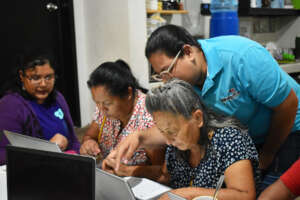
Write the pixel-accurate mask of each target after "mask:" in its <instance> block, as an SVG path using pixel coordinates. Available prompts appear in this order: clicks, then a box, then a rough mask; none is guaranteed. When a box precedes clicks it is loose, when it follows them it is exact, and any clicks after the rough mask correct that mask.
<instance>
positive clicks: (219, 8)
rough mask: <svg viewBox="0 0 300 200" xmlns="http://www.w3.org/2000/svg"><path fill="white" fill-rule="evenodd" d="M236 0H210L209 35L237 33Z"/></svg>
mask: <svg viewBox="0 0 300 200" xmlns="http://www.w3.org/2000/svg"><path fill="white" fill-rule="evenodd" d="M237 9H238V1H237V0H211V4H210V12H211V19H210V37H215V36H221V35H239V18H238V14H237Z"/></svg>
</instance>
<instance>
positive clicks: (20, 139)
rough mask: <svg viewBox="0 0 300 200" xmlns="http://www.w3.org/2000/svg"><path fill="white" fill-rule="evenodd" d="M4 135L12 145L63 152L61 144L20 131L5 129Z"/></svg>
mask: <svg viewBox="0 0 300 200" xmlns="http://www.w3.org/2000/svg"><path fill="white" fill-rule="evenodd" d="M3 132H4V135H5V136H6V137H7V139H8V141H9V142H10V144H11V145H13V146H17V147H25V148H30V149H37V150H44V151H51V152H62V151H61V149H60V148H59V146H58V145H57V144H55V143H53V142H49V141H48V140H42V139H40V138H36V137H31V136H28V135H22V134H19V133H15V132H11V131H7V130H4V131H3Z"/></svg>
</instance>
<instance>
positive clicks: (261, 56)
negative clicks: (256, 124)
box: [238, 46, 291, 107]
mask: <svg viewBox="0 0 300 200" xmlns="http://www.w3.org/2000/svg"><path fill="white" fill-rule="evenodd" d="M285 76H286V74H285V72H284V71H283V70H282V69H281V68H280V67H279V65H278V63H277V62H276V60H275V59H274V58H273V57H272V56H271V54H270V53H269V52H268V51H267V50H266V49H264V48H263V47H258V46H252V47H250V48H249V49H248V50H247V51H246V52H245V53H244V54H243V55H242V57H241V58H240V65H239V69H238V77H239V79H240V82H241V83H242V85H243V87H244V88H245V89H246V90H247V91H248V93H249V95H250V96H252V97H253V98H254V99H255V100H256V101H257V102H260V103H262V104H264V105H266V106H268V107H275V106H277V105H279V104H281V103H282V102H283V101H284V100H285V99H286V98H287V96H288V95H289V93H290V91H291V86H290V85H289V84H288V82H287V80H286V78H285Z"/></svg>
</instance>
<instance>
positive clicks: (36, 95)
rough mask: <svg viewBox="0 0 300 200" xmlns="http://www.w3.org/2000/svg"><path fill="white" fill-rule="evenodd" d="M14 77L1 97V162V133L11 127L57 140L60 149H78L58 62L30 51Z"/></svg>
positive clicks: (1, 145)
mask: <svg viewBox="0 0 300 200" xmlns="http://www.w3.org/2000/svg"><path fill="white" fill-rule="evenodd" d="M18 60H19V61H18V62H19V63H18V64H17V66H18V67H17V70H16V73H15V78H14V80H12V83H11V84H9V85H8V86H7V87H6V88H4V89H3V90H2V91H4V92H2V94H1V95H2V96H3V97H2V98H1V99H0V131H1V133H0V165H2V164H5V146H6V145H7V144H9V142H8V140H7V138H6V137H5V136H4V135H3V134H2V131H3V130H9V131H13V132H17V133H20V134H24V135H29V136H32V137H37V138H41V139H45V140H49V141H51V142H54V143H57V144H58V145H59V147H60V148H61V150H63V151H72V152H74V151H75V152H78V150H79V147H80V144H79V142H78V139H77V138H76V136H75V132H74V128H73V122H72V118H71V115H70V112H69V108H68V105H67V103H66V101H65V99H64V97H63V95H62V94H61V93H59V92H58V91H57V90H56V89H55V79H56V75H55V65H54V63H53V62H52V60H51V59H50V56H49V55H47V54H42V53H39V54H36V53H33V52H30V53H28V54H26V55H25V54H24V55H23V56H22V57H20V58H19V59H18Z"/></svg>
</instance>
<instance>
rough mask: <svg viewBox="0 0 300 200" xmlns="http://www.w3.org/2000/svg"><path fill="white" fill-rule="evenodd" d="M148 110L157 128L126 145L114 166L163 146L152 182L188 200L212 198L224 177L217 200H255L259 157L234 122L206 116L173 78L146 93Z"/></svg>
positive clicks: (183, 84) (186, 87)
mask: <svg viewBox="0 0 300 200" xmlns="http://www.w3.org/2000/svg"><path fill="white" fill-rule="evenodd" d="M146 107H147V109H148V111H149V112H150V113H151V114H152V116H153V119H154V121H155V125H156V126H155V127H153V128H152V129H149V130H148V131H147V132H143V133H136V134H132V135H130V136H129V137H128V138H127V139H126V140H124V141H123V142H122V143H121V144H120V146H119V148H118V150H117V155H116V158H117V161H118V160H121V158H123V159H122V162H125V163H126V159H125V158H130V155H131V152H132V151H133V150H134V149H135V148H136V147H138V146H148V147H149V146H153V145H163V144H167V149H166V153H165V165H164V168H163V169H161V170H160V175H157V179H156V181H159V182H161V183H164V184H169V185H170V186H171V187H172V188H174V190H173V191H172V192H173V193H176V194H178V195H180V196H183V197H186V198H188V199H192V198H194V197H197V196H202V195H210V196H212V195H213V193H214V191H215V190H214V188H216V184H217V182H218V179H219V177H220V176H221V175H223V174H224V175H225V185H226V187H224V188H223V189H221V190H220V192H219V195H218V199H219V200H226V199H228V200H229V199H230V200H232V199H244V200H245V199H255V196H256V192H255V184H256V181H257V180H258V179H259V174H258V172H257V167H258V154H257V151H256V149H255V146H254V144H253V142H252V140H251V138H250V137H249V136H248V134H247V133H246V131H243V127H242V126H241V125H240V124H239V122H238V121H236V120H235V119H233V118H230V117H224V116H222V115H218V114H216V113H214V112H212V111H208V110H207V109H206V108H205V106H204V105H203V104H202V102H201V100H200V99H199V96H198V95H197V94H196V93H195V92H194V90H193V88H192V86H191V85H190V84H188V83H187V82H184V81H181V80H177V79H173V80H171V81H169V82H167V83H166V84H164V85H162V86H160V87H158V88H154V89H153V90H151V91H150V92H148V94H147V97H146ZM165 198H166V199H167V196H166V195H165V196H162V197H161V199H165Z"/></svg>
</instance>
